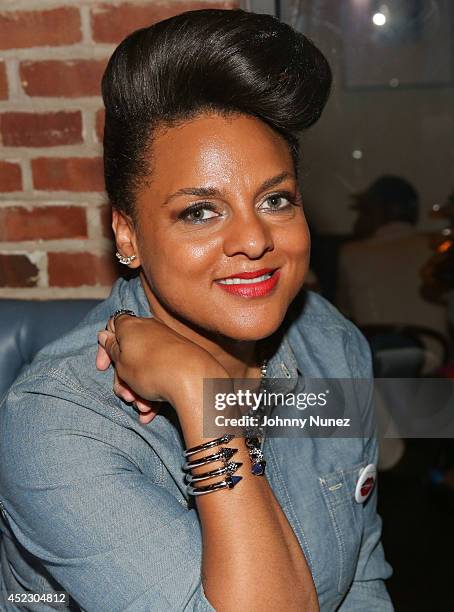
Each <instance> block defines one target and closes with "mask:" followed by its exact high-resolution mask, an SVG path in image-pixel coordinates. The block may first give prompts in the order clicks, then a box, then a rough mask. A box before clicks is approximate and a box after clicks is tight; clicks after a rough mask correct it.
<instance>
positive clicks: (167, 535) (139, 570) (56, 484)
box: [0, 378, 214, 612]
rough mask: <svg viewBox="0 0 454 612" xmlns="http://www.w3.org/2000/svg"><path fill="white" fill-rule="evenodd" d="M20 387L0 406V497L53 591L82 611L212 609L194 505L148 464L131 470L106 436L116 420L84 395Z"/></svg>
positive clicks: (47, 383)
mask: <svg viewBox="0 0 454 612" xmlns="http://www.w3.org/2000/svg"><path fill="white" fill-rule="evenodd" d="M57 385H58V387H57ZM50 388H52V391H50ZM27 390H32V391H33V392H32V393H29V392H26V391H27ZM24 391H25V392H18V393H16V394H10V396H9V398H8V399H7V402H6V404H5V405H4V406H2V417H1V433H0V456H1V464H0V499H1V500H2V501H3V503H4V506H5V512H6V517H7V525H8V527H9V529H10V530H11V531H12V533H13V534H14V536H15V538H17V540H18V541H19V543H20V544H21V545H22V546H24V547H25V549H26V550H27V551H29V552H30V553H31V554H32V555H33V556H34V557H35V558H37V559H38V560H39V562H40V563H41V564H42V565H43V566H44V567H45V568H46V569H47V571H48V572H49V574H50V575H51V576H53V577H54V578H55V580H56V581H57V582H58V583H59V585H61V587H62V589H59V590H66V591H67V592H68V593H69V594H70V595H71V596H72V597H73V598H74V599H75V601H76V602H77V603H78V605H79V606H80V607H81V608H82V609H84V610H86V611H87V612H120V611H121V612H124V611H126V610H128V611H131V612H132V611H134V612H150V610H155V611H156V612H158V611H164V610H165V611H166V612H167V611H169V612H170V611H175V612H181V611H182V610H185V611H198V612H200V611H203V612H214V608H213V607H212V606H211V604H210V603H209V602H208V600H207V599H206V597H205V594H204V591H203V586H202V583H201V580H200V565H201V545H200V540H201V535H200V524H199V521H198V518H197V513H196V511H195V510H194V509H192V510H187V509H186V508H185V507H184V506H183V505H182V504H181V503H179V502H178V500H177V499H176V497H174V496H173V495H172V494H171V493H170V492H169V491H168V490H166V489H165V488H164V487H163V486H162V485H161V484H159V483H160V477H159V474H160V471H159V470H158V469H157V470H156V474H146V473H142V472H141V471H140V470H139V468H138V466H137V465H136V464H135V462H134V461H133V460H132V459H131V458H130V457H129V456H128V453H127V452H125V451H124V450H122V449H121V448H118V447H117V446H116V445H115V440H116V439H118V437H117V430H118V426H117V425H112V423H111V422H110V421H109V420H108V419H105V418H103V417H101V418H100V417H99V415H95V413H94V412H93V411H92V410H87V407H88V408H89V406H88V405H87V406H86V407H84V406H83V405H82V402H85V401H86V399H85V398H82V397H77V396H76V395H75V394H74V401H71V402H69V401H67V400H65V399H63V398H64V397H65V395H66V397H68V389H65V388H64V386H63V385H60V384H59V383H58V382H56V381H55V380H52V381H51V380H49V378H46V379H45V380H44V379H42V380H33V381H30V382H29V383H28V389H25V390H24ZM51 393H52V396H51V395H50V394H51ZM44 575H45V574H43V576H44Z"/></svg>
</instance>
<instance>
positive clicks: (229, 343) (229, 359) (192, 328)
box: [140, 272, 265, 378]
mask: <svg viewBox="0 0 454 612" xmlns="http://www.w3.org/2000/svg"><path fill="white" fill-rule="evenodd" d="M140 276H141V280H142V286H143V287H144V290H145V295H146V297H147V300H148V304H149V306H150V310H151V312H152V313H153V315H154V316H156V317H157V318H158V319H160V320H161V321H162V322H163V323H164V324H165V325H167V326H168V327H170V328H171V329H173V330H174V331H176V332H177V333H179V334H181V335H182V336H184V337H185V338H187V339H188V340H191V341H192V342H194V343H196V344H198V345H199V346H201V347H202V348H203V349H205V350H206V351H207V352H208V353H210V355H212V356H213V357H214V358H215V359H216V360H217V361H218V362H219V363H220V364H221V365H222V367H223V368H224V369H225V370H226V371H227V373H228V374H229V375H230V377H231V378H260V376H261V372H260V366H261V364H262V362H263V359H264V352H263V348H264V345H265V342H264V341H263V340H261V341H259V342H257V341H255V340H252V341H248V340H235V339H233V338H228V337H226V336H223V335H222V334H219V333H215V332H210V331H207V330H205V329H202V328H200V327H198V326H197V325H195V324H193V323H192V322H188V321H186V320H183V319H181V318H179V317H178V316H176V315H175V314H173V313H171V312H169V311H168V310H167V309H166V308H165V307H164V306H163V304H162V303H161V302H160V301H159V300H158V299H157V298H156V296H155V295H154V293H153V291H152V290H151V288H150V286H149V284H148V283H147V281H146V279H145V277H144V276H143V273H142V272H141V275H140Z"/></svg>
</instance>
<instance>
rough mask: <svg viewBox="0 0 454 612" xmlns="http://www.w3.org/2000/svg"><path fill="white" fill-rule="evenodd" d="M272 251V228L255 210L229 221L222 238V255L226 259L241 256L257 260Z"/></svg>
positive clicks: (235, 216)
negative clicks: (224, 255) (223, 254)
mask: <svg viewBox="0 0 454 612" xmlns="http://www.w3.org/2000/svg"><path fill="white" fill-rule="evenodd" d="M273 249H274V241H273V233H272V228H271V227H270V225H269V223H267V221H266V219H264V218H261V216H260V214H258V213H257V212H256V211H255V210H254V211H249V212H247V213H245V214H241V215H239V214H237V215H234V217H233V218H232V219H231V222H230V223H229V226H228V228H226V234H225V236H224V253H225V254H226V255H227V256H228V257H233V256H234V255H238V254H240V253H241V254H243V255H247V257H248V258H249V259H259V258H260V257H262V256H263V254H264V253H266V252H267V251H272V250H273Z"/></svg>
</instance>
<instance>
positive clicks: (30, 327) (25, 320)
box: [0, 300, 99, 400]
mask: <svg viewBox="0 0 454 612" xmlns="http://www.w3.org/2000/svg"><path fill="white" fill-rule="evenodd" d="M98 303H99V300H48V301H37V300H0V400H1V399H2V398H3V396H4V395H5V393H6V391H7V390H8V389H9V387H10V386H11V384H12V383H13V382H14V380H15V378H16V377H17V376H18V374H19V372H20V371H21V369H22V368H23V367H24V366H25V365H27V364H29V363H30V362H31V361H32V359H33V357H34V356H35V355H36V353H37V352H38V351H39V350H40V349H41V348H42V347H43V346H45V345H46V344H49V342H52V341H53V340H55V339H56V338H58V337H59V336H62V335H63V334H65V333H66V332H68V331H69V330H70V329H72V328H73V327H75V326H76V325H77V324H78V323H79V322H80V321H81V320H82V319H83V317H84V316H85V315H86V313H87V312H88V311H89V310H91V309H92V308H94V306H96V304H98Z"/></svg>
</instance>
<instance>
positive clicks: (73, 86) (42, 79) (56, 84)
mask: <svg viewBox="0 0 454 612" xmlns="http://www.w3.org/2000/svg"><path fill="white" fill-rule="evenodd" d="M106 64H107V59H106V60H83V59H78V60H67V61H60V60H45V61H36V62H33V61H27V62H22V63H21V65H20V68H19V72H20V78H21V82H22V87H23V88H24V91H25V93H26V94H28V95H29V96H37V97H43V96H44V97H59V98H79V97H82V96H100V95H101V78H102V74H103V72H104V68H105V66H106Z"/></svg>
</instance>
